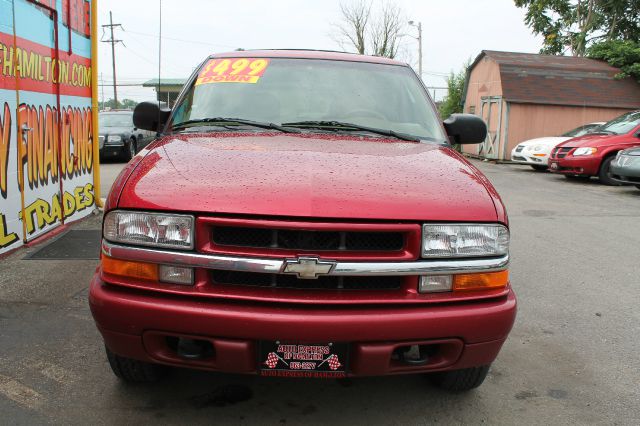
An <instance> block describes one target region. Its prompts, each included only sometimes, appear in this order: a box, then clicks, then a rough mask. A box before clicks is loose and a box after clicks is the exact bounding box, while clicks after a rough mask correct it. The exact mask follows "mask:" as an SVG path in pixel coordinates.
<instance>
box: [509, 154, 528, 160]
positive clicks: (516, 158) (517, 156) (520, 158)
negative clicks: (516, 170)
mask: <svg viewBox="0 0 640 426" xmlns="http://www.w3.org/2000/svg"><path fill="white" fill-rule="evenodd" d="M511 158H512V159H513V160H514V161H527V159H526V158H524V157H520V156H519V155H514V156H512V157H511Z"/></svg>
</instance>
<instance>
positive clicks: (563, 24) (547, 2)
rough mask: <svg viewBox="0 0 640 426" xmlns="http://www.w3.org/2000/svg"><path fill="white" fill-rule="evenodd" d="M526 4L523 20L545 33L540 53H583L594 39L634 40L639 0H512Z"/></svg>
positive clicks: (639, 34) (638, 30)
mask: <svg viewBox="0 0 640 426" xmlns="http://www.w3.org/2000/svg"><path fill="white" fill-rule="evenodd" d="M514 1H515V4H516V6H518V7H520V8H526V9H527V13H526V15H525V20H524V21H525V23H526V24H527V25H528V26H529V27H530V28H531V29H532V30H533V33H534V34H537V35H542V36H543V37H544V41H543V47H542V49H541V53H548V54H555V55H558V54H564V53H565V52H567V51H570V52H571V54H572V55H575V56H584V55H585V53H586V51H587V49H588V47H589V46H590V45H592V44H594V43H597V42H601V41H611V40H632V41H633V40H637V39H638V38H639V37H640V1H638V0H631V1H629V0H514Z"/></svg>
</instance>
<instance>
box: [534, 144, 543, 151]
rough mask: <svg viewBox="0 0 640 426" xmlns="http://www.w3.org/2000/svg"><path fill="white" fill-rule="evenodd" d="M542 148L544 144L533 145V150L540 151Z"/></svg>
mask: <svg viewBox="0 0 640 426" xmlns="http://www.w3.org/2000/svg"><path fill="white" fill-rule="evenodd" d="M543 149H544V145H536V146H534V147H533V150H534V151H536V152H538V151H542V150H543Z"/></svg>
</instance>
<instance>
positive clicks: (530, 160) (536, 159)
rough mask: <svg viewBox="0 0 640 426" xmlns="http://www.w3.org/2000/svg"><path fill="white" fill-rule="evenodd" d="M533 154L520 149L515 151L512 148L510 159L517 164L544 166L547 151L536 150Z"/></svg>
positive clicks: (546, 159)
mask: <svg viewBox="0 0 640 426" xmlns="http://www.w3.org/2000/svg"><path fill="white" fill-rule="evenodd" d="M535 154H538V155H534V154H533V153H532V152H530V151H527V150H524V149H523V150H522V151H520V152H517V151H516V149H515V148H514V149H513V150H512V151H511V161H512V162H514V163H518V164H528V165H533V166H546V165H547V162H548V161H549V153H540V152H536V153H535Z"/></svg>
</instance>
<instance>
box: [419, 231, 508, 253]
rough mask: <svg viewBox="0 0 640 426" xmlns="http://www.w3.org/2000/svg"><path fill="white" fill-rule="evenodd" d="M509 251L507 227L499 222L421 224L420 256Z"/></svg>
mask: <svg viewBox="0 0 640 426" xmlns="http://www.w3.org/2000/svg"><path fill="white" fill-rule="evenodd" d="M508 252H509V230H508V229H507V227H506V226H504V225H500V224H486V225H484V224H467V225H449V224H425V225H423V226H422V257H477V256H501V255H504V254H507V253H508Z"/></svg>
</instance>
